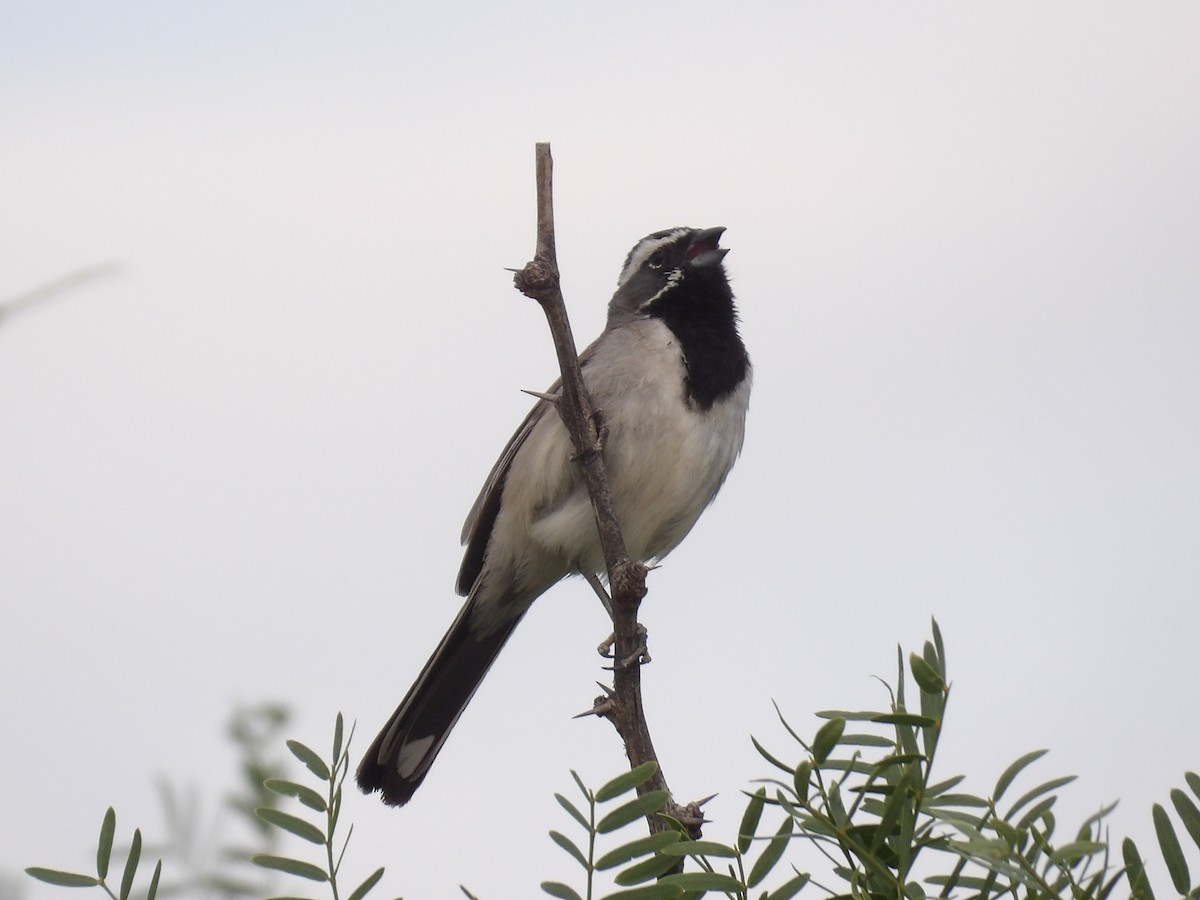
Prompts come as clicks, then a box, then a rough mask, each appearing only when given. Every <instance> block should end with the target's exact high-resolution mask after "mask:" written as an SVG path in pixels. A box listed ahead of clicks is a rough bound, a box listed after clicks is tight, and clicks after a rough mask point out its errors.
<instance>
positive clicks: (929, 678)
mask: <svg viewBox="0 0 1200 900" xmlns="http://www.w3.org/2000/svg"><path fill="white" fill-rule="evenodd" d="M908 666H909V668H910V669H911V670H912V676H913V680H915V681H916V682H917V687H919V688H920V689H921V690H922V691H925V692H926V693H927V694H940V693H942V691H944V690H945V689H946V683H945V682H944V681H942V678H941V676H940V675H938V673H937V670H935V669H934V668H933V666H931V665H930V664H929V663H928V662H926V661H925V659H924V658H923V657H920V656H917V654H915V653H910V654H909V656H908Z"/></svg>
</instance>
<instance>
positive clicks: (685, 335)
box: [646, 266, 750, 411]
mask: <svg viewBox="0 0 1200 900" xmlns="http://www.w3.org/2000/svg"><path fill="white" fill-rule="evenodd" d="M646 312H647V313H648V314H649V315H651V316H656V317H658V318H660V319H662V320H663V323H664V324H665V325H666V326H667V327H668V328H670V329H671V333H672V334H674V335H675V337H676V338H677V339H678V340H679V348H680V350H681V351H682V353H683V363H684V366H685V367H686V368H687V378H686V384H685V386H684V388H685V391H686V393H687V398H688V402H689V403H691V404H693V405H694V406H695V407H697V408H698V409H700V410H702V411H707V410H709V409H711V408H712V405H713V404H714V403H716V402H717V401H718V400H720V399H721V398H722V397H726V396H728V395H729V394H731V393H733V391H734V390H735V389H736V388H737V386H738V385H739V384H741V383H742V382H743V381H744V380H745V378H746V372H747V371H748V369H749V368H750V357H749V355H748V354H747V353H746V346H745V344H743V343H742V338H741V336H740V335H739V334H738V330H737V312H736V311H735V310H734V307H733V292H732V291H731V290H730V289H729V282H728V281H726V280H725V275H724V272H722V271H721V269H720V267H719V266H717V267H715V268H714V269H712V270H708V271H705V270H703V269H692V270H691V271H688V272H687V274H686V275H685V276H684V279H683V280H682V281H681V282H680V283H679V284H678V285H676V286H675V287H673V288H672V289H671V290H668V291H666V292H665V293H664V294H663V295H662V296H661V297H659V298H658V299H657V300H655V301H654V302H653V303H651V304H650V306H649V307H648V308H647V310H646Z"/></svg>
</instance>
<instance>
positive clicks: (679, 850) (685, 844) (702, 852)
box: [662, 841, 738, 859]
mask: <svg viewBox="0 0 1200 900" xmlns="http://www.w3.org/2000/svg"><path fill="white" fill-rule="evenodd" d="M662 854H663V856H717V857H722V858H728V859H735V858H736V857H737V855H738V852H737V851H736V850H734V849H733V848H732V847H730V846H728V845H727V844H722V843H720V842H718V841H680V842H679V843H677V844H673V845H672V846H670V847H666V848H665V849H663V850H662Z"/></svg>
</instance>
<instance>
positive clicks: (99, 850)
mask: <svg viewBox="0 0 1200 900" xmlns="http://www.w3.org/2000/svg"><path fill="white" fill-rule="evenodd" d="M116 830H117V813H116V811H115V810H114V809H113V808H112V807H111V806H110V807H109V808H108V811H107V812H105V813H104V821H103V822H101V823H100V840H99V841H98V842H97V843H96V874H97V875H99V876H100V880H101V881H103V880H104V879H105V878H107V877H108V863H109V860H110V859H111V858H112V845H113V835H114V834H115V833H116Z"/></svg>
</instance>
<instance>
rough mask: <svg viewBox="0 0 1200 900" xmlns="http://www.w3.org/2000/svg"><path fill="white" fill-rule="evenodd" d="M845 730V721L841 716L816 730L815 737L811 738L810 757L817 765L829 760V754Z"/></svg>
mask: <svg viewBox="0 0 1200 900" xmlns="http://www.w3.org/2000/svg"><path fill="white" fill-rule="evenodd" d="M845 730H846V720H845V719H843V718H842V717H841V716H835V717H834V718H832V719H830V720H829V721H828V722H826V723H825V724H824V725H822V726H821V727H820V728H818V729H817V735H816V737H814V738H813V743H812V755H813V759H815V760H816V761H817V765H820V764H821V763H823V762H825V760H827V759H828V758H829V754H830V753H832V752H833V748H834V747H836V746H837V743H838V740H839V739H840V738H841V736H842V732H843V731H845Z"/></svg>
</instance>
